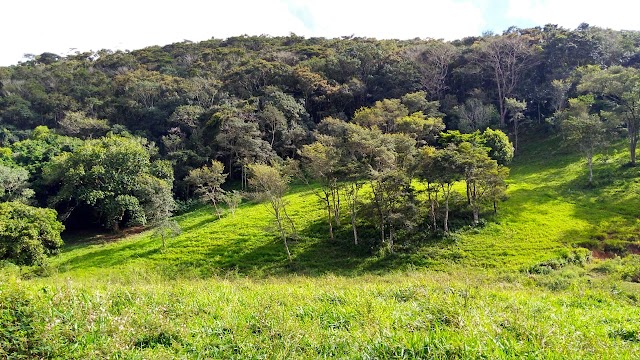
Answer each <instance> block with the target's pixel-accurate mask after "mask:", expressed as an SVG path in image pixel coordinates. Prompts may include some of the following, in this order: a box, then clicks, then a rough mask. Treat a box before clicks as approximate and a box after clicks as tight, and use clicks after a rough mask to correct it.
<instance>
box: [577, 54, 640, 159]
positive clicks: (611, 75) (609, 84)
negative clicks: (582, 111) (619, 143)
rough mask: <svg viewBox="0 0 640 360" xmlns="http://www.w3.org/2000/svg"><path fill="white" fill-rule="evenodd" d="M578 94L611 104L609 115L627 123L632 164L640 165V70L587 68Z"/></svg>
mask: <svg viewBox="0 0 640 360" xmlns="http://www.w3.org/2000/svg"><path fill="white" fill-rule="evenodd" d="M583 72H584V75H583V76H582V80H581V81H580V84H579V85H578V91H581V92H593V93H594V94H596V95H598V96H599V97H601V98H602V99H604V100H606V101H607V102H608V105H609V107H610V111H608V112H607V113H606V116H608V117H610V118H611V119H612V120H617V121H620V122H622V123H624V124H625V126H626V128H627V136H628V139H629V154H630V157H631V165H632V166H635V165H636V147H637V145H638V134H639V133H640V70H638V69H635V68H629V67H622V66H612V67H610V68H607V69H605V70H601V69H600V68H597V67H589V68H586V69H583Z"/></svg>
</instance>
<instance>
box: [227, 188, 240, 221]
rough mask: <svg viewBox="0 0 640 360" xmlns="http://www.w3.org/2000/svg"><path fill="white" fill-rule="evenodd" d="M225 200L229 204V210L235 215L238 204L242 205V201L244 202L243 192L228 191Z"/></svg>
mask: <svg viewBox="0 0 640 360" xmlns="http://www.w3.org/2000/svg"><path fill="white" fill-rule="evenodd" d="M223 200H224V202H225V204H227V207H228V208H229V210H231V214H233V215H235V214H236V209H237V208H238V205H240V203H241V202H242V193H240V192H239V191H237V190H233V191H231V192H226V193H225V194H224V197H223Z"/></svg>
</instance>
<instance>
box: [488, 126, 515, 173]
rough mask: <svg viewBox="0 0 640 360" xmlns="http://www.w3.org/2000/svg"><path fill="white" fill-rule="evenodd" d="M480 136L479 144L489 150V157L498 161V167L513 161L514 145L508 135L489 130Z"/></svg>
mask: <svg viewBox="0 0 640 360" xmlns="http://www.w3.org/2000/svg"><path fill="white" fill-rule="evenodd" d="M479 136H480V139H479V143H480V144H481V145H482V146H485V147H487V148H489V157H490V158H492V159H493V160H495V161H497V162H498V165H507V164H509V163H510V162H511V160H513V150H514V149H513V144H511V141H509V137H508V136H507V134H505V133H504V132H502V131H501V130H493V129H491V128H487V129H486V130H485V131H484V132H482V134H480V135H479Z"/></svg>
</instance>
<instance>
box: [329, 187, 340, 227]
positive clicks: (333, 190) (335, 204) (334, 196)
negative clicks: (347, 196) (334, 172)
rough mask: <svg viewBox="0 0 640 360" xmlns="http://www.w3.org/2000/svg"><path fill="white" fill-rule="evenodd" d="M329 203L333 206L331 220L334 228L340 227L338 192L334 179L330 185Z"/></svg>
mask: <svg viewBox="0 0 640 360" xmlns="http://www.w3.org/2000/svg"><path fill="white" fill-rule="evenodd" d="M331 202H332V204H333V218H334V219H335V221H336V226H338V227H339V226H340V191H338V184H337V181H336V180H335V179H334V180H333V184H332V185H331Z"/></svg>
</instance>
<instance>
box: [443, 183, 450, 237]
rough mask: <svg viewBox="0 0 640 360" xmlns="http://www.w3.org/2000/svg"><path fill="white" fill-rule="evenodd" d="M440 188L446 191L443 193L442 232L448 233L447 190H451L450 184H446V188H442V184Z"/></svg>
mask: <svg viewBox="0 0 640 360" xmlns="http://www.w3.org/2000/svg"><path fill="white" fill-rule="evenodd" d="M442 190H443V191H446V192H445V194H444V233H445V234H448V233H449V192H450V190H451V185H450V184H447V190H444V185H443V186H442Z"/></svg>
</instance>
